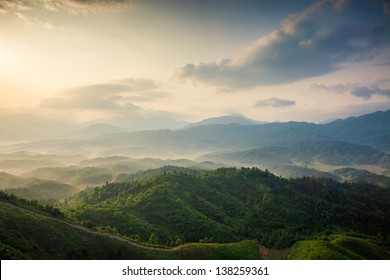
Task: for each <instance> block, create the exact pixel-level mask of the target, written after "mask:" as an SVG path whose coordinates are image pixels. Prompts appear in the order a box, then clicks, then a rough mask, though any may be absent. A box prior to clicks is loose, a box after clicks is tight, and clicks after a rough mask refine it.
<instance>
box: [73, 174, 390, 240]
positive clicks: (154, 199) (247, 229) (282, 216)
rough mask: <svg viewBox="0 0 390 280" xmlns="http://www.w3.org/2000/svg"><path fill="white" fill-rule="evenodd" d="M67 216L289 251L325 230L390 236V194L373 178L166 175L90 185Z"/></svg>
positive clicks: (165, 236)
mask: <svg viewBox="0 0 390 280" xmlns="http://www.w3.org/2000/svg"><path fill="white" fill-rule="evenodd" d="M66 207H67V215H68V216H69V217H71V218H72V219H74V220H76V221H84V222H85V223H88V224H89V225H90V226H91V227H96V228H98V227H104V226H110V227H111V228H115V230H117V231H118V232H120V233H121V234H123V235H127V236H129V237H130V238H133V239H135V240H141V241H142V242H147V241H148V240H149V238H150V236H151V235H152V234H153V235H154V236H156V238H157V242H158V243H159V244H162V245H165V246H172V245H176V244H180V243H186V242H199V241H201V242H236V241H240V240H244V239H257V240H260V241H261V242H262V243H263V244H264V245H266V246H267V247H273V248H284V247H288V246H291V245H292V244H293V243H294V242H295V241H299V240H305V239H310V238H312V237H313V236H315V235H316V234H319V233H321V232H324V231H334V232H340V231H341V232H342V231H347V232H349V231H355V232H359V233H364V234H369V235H375V236H378V238H380V240H382V242H384V243H388V242H389V239H390V235H389V233H390V228H389V225H388V222H387V221H388V220H389V219H390V191H389V190H388V189H383V188H379V187H377V186H375V185H369V184H366V183H356V184H350V183H337V182H335V181H332V180H329V179H322V178H312V177H305V178H301V179H283V178H280V177H277V176H275V175H273V174H271V173H270V172H268V171H261V170H258V169H256V168H251V169H250V168H242V169H234V168H224V169H218V170H215V171H204V172H200V173H199V174H197V175H191V174H185V173H165V174H161V175H158V176H153V177H150V178H146V179H142V180H140V181H135V182H131V183H113V184H109V185H108V186H104V187H101V188H93V189H87V190H85V191H83V192H81V193H80V194H78V195H76V196H75V197H73V198H71V199H68V200H67V205H66Z"/></svg>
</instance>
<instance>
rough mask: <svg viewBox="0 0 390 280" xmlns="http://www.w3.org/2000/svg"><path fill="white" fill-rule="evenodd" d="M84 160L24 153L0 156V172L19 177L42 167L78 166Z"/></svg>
mask: <svg viewBox="0 0 390 280" xmlns="http://www.w3.org/2000/svg"><path fill="white" fill-rule="evenodd" d="M84 159H86V157H85V156H82V155H72V154H68V155H57V154H50V153H49V154H38V153H31V152H26V151H19V152H15V153H7V154H0V171H4V172H7V173H12V174H16V175H19V174H21V173H24V172H27V171H31V170H33V169H37V168H42V167H62V166H66V165H70V164H78V163H79V162H80V161H82V160H84Z"/></svg>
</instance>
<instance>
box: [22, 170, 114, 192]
mask: <svg viewBox="0 0 390 280" xmlns="http://www.w3.org/2000/svg"><path fill="white" fill-rule="evenodd" d="M21 177H35V178H40V179H43V180H54V181H57V182H61V183H64V184H70V185H73V186H77V187H87V186H89V185H92V186H94V185H95V186H96V185H102V184H104V183H105V182H107V181H111V180H113V179H114V173H113V172H112V171H111V170H109V169H106V168H97V167H80V166H67V167H44V168H39V169H35V170H32V171H29V172H26V173H23V174H21Z"/></svg>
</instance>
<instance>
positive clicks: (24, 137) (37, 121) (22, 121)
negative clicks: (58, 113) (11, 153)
mask: <svg viewBox="0 0 390 280" xmlns="http://www.w3.org/2000/svg"><path fill="white" fill-rule="evenodd" d="M78 129H80V127H79V125H78V124H76V123H72V122H64V121H60V120H54V119H48V118H43V117H38V116H32V115H28V114H16V115H0V131H2V133H1V134H0V143H20V142H31V141H37V140H42V139H48V138H59V137H66V135H68V134H71V133H73V132H75V131H77V130H78Z"/></svg>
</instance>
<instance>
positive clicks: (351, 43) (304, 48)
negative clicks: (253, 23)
mask: <svg viewBox="0 0 390 280" xmlns="http://www.w3.org/2000/svg"><path fill="white" fill-rule="evenodd" d="M344 9H347V2H346V1H331V0H328V1H327V0H321V1H319V2H317V3H315V4H313V5H311V6H309V7H308V8H307V9H305V10H303V11H302V12H299V13H295V14H291V15H289V16H288V17H287V18H285V19H284V20H283V21H282V23H281V26H280V28H279V29H278V30H275V31H273V32H271V33H269V34H268V35H265V36H263V37H261V38H259V39H258V40H257V41H256V42H255V43H254V44H253V45H252V46H250V47H249V48H248V49H247V50H246V51H244V52H243V53H241V54H240V55H239V56H238V57H237V58H228V59H222V60H220V61H216V62H209V63H197V64H192V63H189V64H186V65H184V66H183V67H181V68H179V69H177V70H176V72H175V76H176V77H177V78H178V79H182V80H193V81H200V82H203V83H208V84H211V85H215V86H221V87H224V88H235V89H240V88H249V87H254V86H257V85H269V84H278V83H288V82H293V81H297V80H300V79H304V78H307V77H313V76H320V75H324V74H327V73H329V72H332V71H335V70H337V69H340V68H341V67H342V66H341V65H342V64H344V63H348V62H353V61H362V60H365V59H370V58H372V57H373V56H374V55H375V54H376V51H377V50H378V49H381V48H383V47H384V46H386V45H388V44H389V40H388V39H386V38H388V37H387V36H388V33H389V29H388V27H386V24H376V23H373V22H365V21H362V20H348V19H349V17H346V19H344V18H343V16H342V13H341V11H343V10H344Z"/></svg>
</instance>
